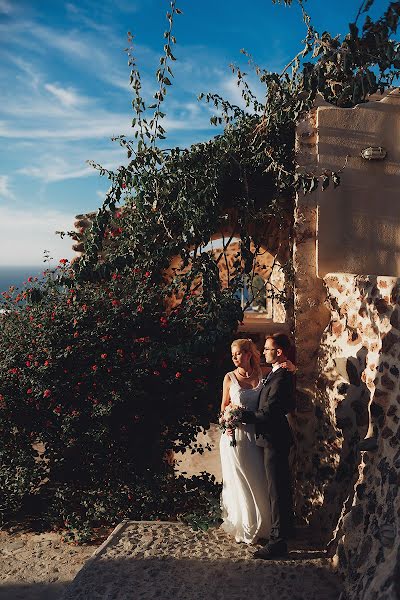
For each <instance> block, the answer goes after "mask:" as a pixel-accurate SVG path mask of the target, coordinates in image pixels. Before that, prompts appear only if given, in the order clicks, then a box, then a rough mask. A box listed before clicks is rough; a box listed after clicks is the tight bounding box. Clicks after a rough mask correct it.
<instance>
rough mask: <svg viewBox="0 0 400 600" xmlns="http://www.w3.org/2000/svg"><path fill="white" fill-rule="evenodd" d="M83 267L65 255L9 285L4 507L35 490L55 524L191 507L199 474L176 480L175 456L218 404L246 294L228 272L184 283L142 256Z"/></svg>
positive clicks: (1, 470)
mask: <svg viewBox="0 0 400 600" xmlns="http://www.w3.org/2000/svg"><path fill="white" fill-rule="evenodd" d="M62 262H64V263H65V261H62ZM73 277H74V274H73V271H72V269H71V268H70V266H69V265H68V264H61V265H60V266H59V268H58V269H57V270H56V272H55V273H48V274H47V275H46V276H45V277H44V278H43V280H42V281H41V282H28V286H27V288H26V289H25V290H23V291H22V292H21V291H18V290H12V289H11V290H10V291H9V292H7V293H5V294H3V307H4V311H5V312H3V314H2V316H1V317H0V323H1V326H0V328H1V342H0V431H1V450H0V459H1V465H0V479H1V483H2V485H1V488H2V496H1V497H0V511H1V514H2V516H3V519H5V518H7V517H8V516H10V515H11V514H12V513H15V512H16V511H17V510H19V509H20V508H24V507H25V508H26V507H28V509H29V503H31V502H33V501H34V500H35V501H37V500H38V499H39V500H41V502H42V506H43V508H42V516H43V518H45V519H46V520H47V522H50V523H53V524H57V525H61V526H66V527H71V528H79V529H82V528H88V527H90V526H93V525H95V524H96V523H104V522H115V521H116V520H118V519H120V518H121V517H123V516H131V517H132V518H151V517H153V518H170V517H171V516H173V515H175V516H176V515H177V514H179V513H180V512H185V511H186V512H187V510H189V511H190V510H192V509H193V507H192V506H188V502H189V505H190V501H191V498H192V499H193V500H195V498H196V496H197V498H198V496H199V491H198V488H199V485H198V484H199V480H197V483H195V482H194V481H191V482H190V481H185V480H184V479H183V478H178V479H176V478H174V476H173V467H172V466H171V464H170V463H171V461H169V460H168V457H169V456H170V455H171V452H179V451H180V450H183V449H184V448H185V447H187V446H188V445H189V444H190V443H191V442H192V441H193V440H194V438H195V435H196V433H197V432H198V431H199V430H201V429H202V428H205V427H207V426H208V424H209V422H210V419H211V418H212V417H213V416H214V415H215V411H216V410H217V409H218V403H219V397H218V396H217V394H218V391H217V386H218V383H217V382H218V381H220V377H221V375H220V373H219V362H218V357H220V356H221V355H222V354H223V353H224V352H226V347H224V348H222V347H221V344H224V345H225V340H226V337H227V335H228V336H229V335H230V333H231V332H232V331H233V330H234V329H235V327H236V326H237V321H238V319H240V318H241V312H240V308H239V309H238V303H237V300H236V299H235V298H234V296H233V294H232V293H231V292H230V291H229V290H221V289H219V285H218V284H217V281H215V282H214V283H215V285H216V287H215V290H212V289H211V288H212V282H211V281H208V283H207V286H208V287H207V286H206V285H205V284H204V282H203V285H202V286H200V287H198V288H197V289H192V290H189V291H188V293H187V294H186V295H185V294H184V293H183V292H182V290H181V291H180V293H179V290H178V289H177V284H171V282H170V281H168V280H164V279H163V278H162V277H161V276H160V274H159V273H157V274H154V273H151V272H149V271H143V270H141V269H140V268H138V267H134V266H133V267H130V268H124V269H123V270H122V271H121V272H118V271H115V272H114V273H112V274H111V275H110V277H108V278H107V279H105V280H100V281H96V282H87V281H86V282H84V283H79V282H78V281H76V282H75V284H74V283H73V281H74V279H73ZM63 281H68V284H69V285H65V283H63ZM177 296H179V298H180V299H179V301H177V300H176V298H177ZM171 298H174V301H172V300H171ZM213 299H214V300H213ZM216 303H218V310H217V309H216ZM211 487H212V486H211ZM203 488H204V486H203ZM196 489H197V491H196ZM210 489H211V488H210ZM190 490H191V492H190ZM183 492H185V493H183ZM36 504H37V502H36Z"/></svg>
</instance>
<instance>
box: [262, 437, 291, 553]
mask: <svg viewBox="0 0 400 600" xmlns="http://www.w3.org/2000/svg"><path fill="white" fill-rule="evenodd" d="M289 450H290V447H287V446H283V447H279V448H278V447H274V446H272V444H268V446H266V447H264V466H265V473H266V476H267V493H268V497H269V501H270V508H271V533H270V541H271V542H274V543H275V542H279V541H286V540H287V538H288V535H289V533H290V532H291V531H292V530H293V496H292V484H291V477H290V471H289Z"/></svg>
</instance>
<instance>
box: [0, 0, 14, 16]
mask: <svg viewBox="0 0 400 600" xmlns="http://www.w3.org/2000/svg"><path fill="white" fill-rule="evenodd" d="M12 12H13V9H12V6H11V3H10V2H8V0H0V13H3V14H5V15H10V14H11V13H12Z"/></svg>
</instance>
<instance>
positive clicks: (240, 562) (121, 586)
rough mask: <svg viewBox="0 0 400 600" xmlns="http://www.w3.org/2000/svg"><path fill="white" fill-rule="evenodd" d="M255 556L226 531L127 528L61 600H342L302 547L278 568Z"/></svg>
mask: <svg viewBox="0 0 400 600" xmlns="http://www.w3.org/2000/svg"><path fill="white" fill-rule="evenodd" d="M253 551H254V547H248V546H246V545H244V544H236V543H235V542H232V539H231V538H229V537H228V536H227V535H226V534H225V533H224V532H223V531H221V529H212V530H210V531H209V532H206V533H204V532H193V531H191V530H190V529H189V528H188V527H187V526H186V525H184V524H182V523H160V522H134V521H126V522H123V523H121V525H119V526H118V527H117V528H116V530H114V532H113V533H112V534H111V536H110V537H109V538H108V539H107V540H106V542H104V544H103V545H102V546H101V547H100V548H99V549H98V550H97V551H96V553H95V555H94V556H93V557H92V558H91V559H89V561H88V562H87V563H86V565H85V566H84V567H83V569H82V570H81V571H80V572H79V573H78V575H77V577H76V578H75V580H74V581H73V582H72V584H71V585H70V586H69V587H68V588H67V589H66V591H65V593H64V595H63V596H62V600H153V599H154V600H156V599H157V600H167V599H168V600H209V599H212V600H214V599H215V600H225V599H226V600H243V599H245V600H263V599H265V600H338V598H339V596H340V593H341V584H340V581H339V579H338V578H337V576H336V575H335V574H334V573H333V572H332V571H331V570H330V568H329V561H328V559H326V558H325V555H324V553H323V552H318V551H315V550H314V551H312V550H307V549H306V548H305V546H304V544H303V545H302V544H301V543H299V542H297V543H295V544H294V545H293V546H292V547H291V548H290V552H289V558H288V560H284V561H283V560H280V561H273V562H272V561H262V560H255V559H254V558H252V553H253Z"/></svg>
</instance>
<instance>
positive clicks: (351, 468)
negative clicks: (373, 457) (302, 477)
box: [321, 346, 371, 554]
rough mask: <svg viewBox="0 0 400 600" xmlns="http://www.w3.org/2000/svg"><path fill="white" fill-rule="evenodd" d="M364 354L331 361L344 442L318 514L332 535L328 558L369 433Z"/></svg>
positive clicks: (349, 502) (362, 350)
mask: <svg viewBox="0 0 400 600" xmlns="http://www.w3.org/2000/svg"><path fill="white" fill-rule="evenodd" d="M367 354H368V349H367V348H366V347H365V346H362V347H361V348H360V350H359V351H358V352H357V353H356V356H349V357H343V356H339V357H336V358H335V359H334V363H335V370H336V372H337V374H338V376H339V378H340V379H339V381H338V385H337V387H336V392H337V394H338V404H337V407H336V409H335V417H336V427H337V429H338V430H340V431H341V434H342V436H343V441H342V447H341V449H340V454H339V462H338V464H337V467H336V470H335V475H334V477H333V478H332V479H331V480H330V482H329V483H328V485H327V487H326V488H325V493H324V502H323V504H322V506H321V512H322V513H325V515H326V517H325V519H324V521H325V520H326V521H327V524H328V527H327V531H326V532H325V533H326V535H328V536H329V533H330V531H333V535H332V537H331V540H330V541H329V544H328V549H329V553H330V554H333V553H334V551H335V549H336V546H337V541H338V539H339V537H340V535H341V533H340V532H341V522H342V517H343V515H344V514H345V513H346V512H348V510H350V508H351V505H352V503H353V499H354V493H355V491H354V487H355V484H356V482H357V479H358V467H359V465H360V462H361V454H360V448H359V444H360V441H361V440H363V438H364V437H365V436H366V434H367V433H368V430H369V422H370V415H369V405H370V400H371V395H370V391H369V389H368V387H367V386H366V384H365V383H364V381H363V380H362V377H361V376H362V373H363V372H364V371H365V368H366V366H367ZM329 525H330V527H329ZM325 541H328V540H325Z"/></svg>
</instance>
